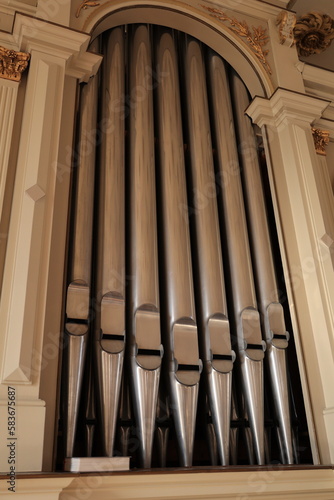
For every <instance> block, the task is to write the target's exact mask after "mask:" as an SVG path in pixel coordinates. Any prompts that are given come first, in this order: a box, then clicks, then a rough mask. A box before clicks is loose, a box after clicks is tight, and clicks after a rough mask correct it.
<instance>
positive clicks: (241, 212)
mask: <svg viewBox="0 0 334 500" xmlns="http://www.w3.org/2000/svg"><path fill="white" fill-rule="evenodd" d="M209 73H210V83H211V95H212V109H213V115H214V129H215V135H216V144H217V155H218V168H219V175H220V177H219V180H218V182H219V183H220V184H221V186H222V212H223V216H224V223H225V228H226V246H227V249H228V256H229V260H228V261H229V270H230V276H231V282H232V286H231V288H232V290H231V291H232V298H233V314H234V322H235V328H236V333H237V346H238V353H239V364H240V369H241V377H242V382H243V387H244V397H245V402H246V407H247V413H248V417H249V421H250V426H251V430H252V435H253V440H254V449H255V455H256V459H257V462H258V464H264V462H265V458H264V399H263V397H264V396H263V358H264V345H263V344H264V343H263V342H262V335H261V326H260V316H259V313H258V311H257V302H256V294H255V287H254V279H253V270H252V262H251V255H250V248H249V242H248V234H247V225H246V216H245V208H244V201H243V194H242V186H241V179H240V172H239V166H238V165H239V164H238V152H237V146H236V139H235V136H234V128H233V115H232V107H231V102H230V97H229V86H228V81H227V75H226V70H225V66H224V63H223V61H222V59H221V58H220V57H218V56H217V55H215V54H213V53H211V54H210V57H209ZM222 110H223V111H222Z"/></svg>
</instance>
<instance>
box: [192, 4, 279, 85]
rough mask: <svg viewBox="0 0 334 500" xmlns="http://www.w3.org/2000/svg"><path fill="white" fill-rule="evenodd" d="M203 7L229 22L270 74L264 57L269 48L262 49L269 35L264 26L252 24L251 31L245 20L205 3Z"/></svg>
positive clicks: (214, 15)
mask: <svg viewBox="0 0 334 500" xmlns="http://www.w3.org/2000/svg"><path fill="white" fill-rule="evenodd" d="M202 7H203V8H204V9H206V10H207V11H209V12H210V15H211V16H212V17H214V18H216V19H218V20H219V21H227V22H229V23H230V30H231V31H233V32H234V33H236V34H237V35H238V36H239V37H241V38H245V39H246V41H247V42H248V45H249V46H250V48H251V49H252V51H253V52H254V54H255V55H256V57H257V58H258V59H259V61H260V62H261V63H262V64H263V66H264V68H265V70H266V71H267V73H269V75H271V73H272V71H271V68H270V66H269V64H268V61H267V59H266V56H267V55H268V53H269V50H264V49H263V47H264V46H265V45H267V43H268V41H269V37H268V35H267V30H266V28H262V26H258V27H257V28H255V27H254V26H252V31H251V30H250V28H249V26H248V24H247V23H246V21H238V20H237V19H236V18H234V17H229V16H227V15H226V14H225V13H224V12H223V11H222V10H220V9H216V8H214V7H208V6H207V5H202Z"/></svg>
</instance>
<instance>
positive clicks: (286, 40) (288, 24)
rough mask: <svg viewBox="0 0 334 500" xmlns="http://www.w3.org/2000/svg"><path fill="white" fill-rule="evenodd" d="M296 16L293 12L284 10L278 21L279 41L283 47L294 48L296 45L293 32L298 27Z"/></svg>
mask: <svg viewBox="0 0 334 500" xmlns="http://www.w3.org/2000/svg"><path fill="white" fill-rule="evenodd" d="M296 20H297V19H296V15H295V14H294V13H293V12H289V11H287V10H282V11H281V13H280V14H279V16H278V17H277V20H276V25H277V26H278V34H279V40H280V43H281V44H282V45H287V46H288V47H292V45H294V43H295V40H294V35H293V30H294V27H295V25H296Z"/></svg>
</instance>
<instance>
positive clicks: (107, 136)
mask: <svg viewBox="0 0 334 500" xmlns="http://www.w3.org/2000/svg"><path fill="white" fill-rule="evenodd" d="M105 53H106V54H107V56H106V57H105V59H104V66H103V80H102V85H101V90H102V126H101V133H102V144H101V156H100V176H99V184H100V186H99V188H100V190H99V214H98V219H99V228H98V238H97V241H98V244H97V264H96V295H95V297H96V318H95V332H96V334H95V338H96V340H95V355H96V366H97V386H98V394H99V407H100V415H101V424H102V429H101V431H102V436H103V444H104V454H105V455H106V456H109V457H112V456H113V451H114V440H115V431H116V423H117V416H118V401H119V395H120V387H121V380H122V370H123V359H124V349H125V219H124V212H125V200H124V197H125V185H124V167H125V162H124V119H123V113H122V112H121V108H120V105H119V103H120V102H121V99H122V97H123V95H124V91H125V87H124V71H119V70H118V68H123V66H124V33H123V29H122V28H117V29H115V30H113V31H112V32H111V34H110V36H109V38H108V39H107V41H106V47H105Z"/></svg>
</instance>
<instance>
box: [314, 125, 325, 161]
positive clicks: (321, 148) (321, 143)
mask: <svg viewBox="0 0 334 500" xmlns="http://www.w3.org/2000/svg"><path fill="white" fill-rule="evenodd" d="M312 134H313V140H314V146H315V150H316V152H317V154H319V155H322V156H326V149H325V148H326V146H327V144H328V143H329V132H328V131H327V130H321V129H320V128H315V127H312Z"/></svg>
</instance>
